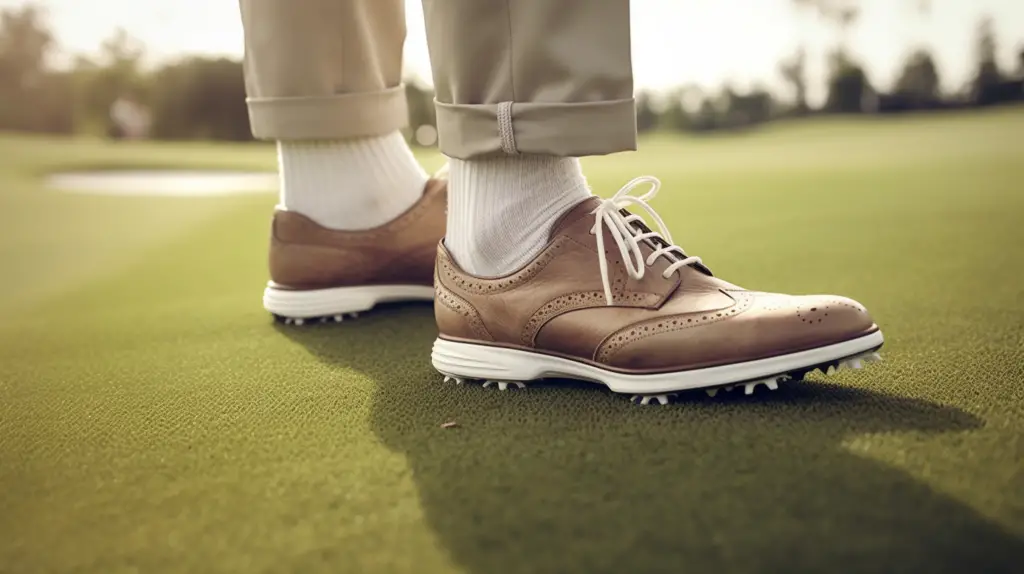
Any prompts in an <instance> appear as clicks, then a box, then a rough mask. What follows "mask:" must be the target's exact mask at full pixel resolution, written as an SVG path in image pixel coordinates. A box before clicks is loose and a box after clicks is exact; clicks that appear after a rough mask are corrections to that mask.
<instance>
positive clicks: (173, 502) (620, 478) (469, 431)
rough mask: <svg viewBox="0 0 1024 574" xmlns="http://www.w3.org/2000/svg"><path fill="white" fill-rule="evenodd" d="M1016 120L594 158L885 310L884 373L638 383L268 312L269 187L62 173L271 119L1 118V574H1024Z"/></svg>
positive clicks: (258, 160) (779, 133)
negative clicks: (278, 318)
mask: <svg viewBox="0 0 1024 574" xmlns="http://www.w3.org/2000/svg"><path fill="white" fill-rule="evenodd" d="M1022 138H1024V108H1022V107H1009V108H1004V109H997V110H990V111H985V112H975V113H964V114H960V113H948V114H942V115H920V116H912V117H908V118H905V119H902V118H901V119H874V118H872V119H821V120H818V119H815V120H808V121H806V122H789V123H787V122H780V123H776V124H771V125H769V126H768V127H767V128H765V129H763V130H761V131H756V132H751V133H746V134H733V135H721V136H713V137H706V138H692V137H683V136H677V135H668V134H664V135H662V134H659V135H653V136H650V137H647V138H645V139H643V140H642V141H641V151H640V152H638V153H631V154H618V155H614V156H608V157H601V158H588V159H586V160H585V165H586V169H587V173H588V177H589V180H590V183H591V185H592V187H593V188H594V190H595V192H596V193H599V194H602V195H609V194H611V193H614V192H615V191H616V190H617V189H618V188H619V187H620V186H621V185H622V184H624V183H626V182H627V181H629V180H630V179H632V178H633V177H635V176H638V175H644V174H651V175H655V176H657V177H659V178H660V179H661V180H662V183H663V187H662V191H661V193H660V194H659V195H658V197H657V198H656V199H655V200H654V202H653V206H654V207H655V208H656V209H657V210H658V211H659V213H660V214H661V215H662V216H663V217H664V219H665V220H666V221H667V222H668V223H669V225H670V226H671V229H672V232H673V239H674V240H675V242H676V243H678V244H680V245H682V246H683V247H684V249H686V251H687V253H689V254H693V255H699V256H701V257H702V258H703V259H704V261H705V263H707V264H708V265H709V266H710V268H711V269H712V270H713V271H714V272H715V274H716V275H719V276H721V277H723V278H725V279H727V280H729V281H732V282H733V283H737V284H739V285H742V286H744V287H747V288H756V289H759V290H766V291H782V292H793V293H836V294H841V295H845V296H849V297H852V298H855V299H857V300H859V301H860V302H862V303H864V304H865V305H866V306H867V307H868V309H870V310H871V311H872V313H873V314H874V316H875V318H876V320H877V322H878V323H879V324H880V326H881V327H882V329H883V331H884V333H885V335H886V344H885V346H884V347H883V349H882V356H883V357H884V361H883V362H882V363H879V364H873V365H871V366H870V368H868V369H865V370H863V371H841V372H840V373H838V374H836V375H834V376H830V377H824V376H822V375H820V374H819V375H815V376H812V377H810V378H809V379H808V380H807V381H803V382H790V383H786V384H784V385H782V387H781V388H780V389H779V390H778V391H776V392H769V391H768V390H767V389H765V388H764V387H760V388H759V389H758V392H756V393H755V394H754V395H752V396H743V395H742V394H741V393H737V392H733V393H718V395H717V396H716V397H714V398H711V397H708V396H706V395H705V394H704V393H703V392H694V393H686V394H684V395H682V396H681V397H680V400H679V401H678V402H677V403H676V404H672V405H669V406H647V407H642V406H637V405H633V404H631V403H630V402H629V400H628V397H625V396H621V395H615V394H613V393H610V392H608V391H607V390H604V389H603V388H600V387H596V386H589V385H585V384H582V383H577V384H571V383H567V384H547V383H546V384H544V385H540V386H537V387H530V388H528V389H526V390H524V391H516V392H512V391H509V392H500V391H497V390H495V389H484V388H482V387H480V386H478V385H462V386H456V385H454V384H444V383H443V382H442V377H441V376H440V375H438V374H437V373H436V372H435V371H433V369H432V368H431V365H430V357H429V353H430V346H431V343H432V342H433V339H434V336H435V327H434V324H433V318H432V309H431V307H430V306H429V305H418V306H395V307H387V308H381V309H378V310H375V311H373V312H371V313H367V314H364V315H363V316H361V317H360V318H359V319H357V320H353V321H349V320H346V321H344V322H343V323H340V324H330V325H326V324H325V325H320V324H314V325H305V326H302V327H296V326H284V325H280V324H275V323H274V322H273V321H272V320H271V317H270V316H269V315H268V314H266V313H265V312H264V311H263V309H262V306H261V302H260V299H261V296H262V291H263V286H264V284H265V281H266V280H267V274H266V263H265V257H266V247H267V242H268V238H267V232H268V229H269V223H270V215H271V211H272V209H273V206H274V204H275V202H276V196H275V195H274V194H272V193H268V192H264V193H257V194H244V195H223V196H215V197H168V196H147V195H145V194H140V195H118V196H105V195H89V194H68V193H63V192H59V191H55V190H52V189H49V188H47V187H46V185H45V180H46V177H47V176H48V175H49V174H51V173H55V172H64V171H82V170H92V169H103V170H107V169H122V168H130V169H189V170H196V169H206V168H211V169H214V168H215V169H224V170H235V171H237V170H263V171H270V170H273V169H274V166H275V156H274V151H273V148H272V147H270V146H268V145H264V144H235V145H232V144H212V143H109V142H102V141H99V140H87V139H50V138H44V137H39V136H24V135H15V134H0V273H2V281H0V572H3V573H8V572H10V573H22V572H25V573H35V572H97V573H121V572H140V573H147V574H148V573H163V572H194V573H205V572H331V573H347V572H409V573H424V574H433V573H449V572H461V573H473V574H491V573H505V572H515V573H530V574H539V573H563V572H616V573H633V572H637V573H639V572H673V573H682V572H709V573H732V572H736V573H756V572H780V573H798V572H830V573H832V572H865V573H868V572H871V573H875V572H922V573H928V574H934V573H940V572H950V573H953V572H956V573H966V572H971V573H974V572H977V573H991V572H1020V571H1021V568H1022V566H1021V565H1022V564H1024V139H1022ZM423 161H424V165H425V166H426V167H427V168H428V169H429V170H432V169H435V168H437V167H439V166H440V165H441V164H442V161H443V158H441V157H440V156H438V155H436V154H425V155H424V156H423ZM140 191H145V190H140ZM445 423H455V424H454V425H448V424H445ZM442 425H443V426H442Z"/></svg>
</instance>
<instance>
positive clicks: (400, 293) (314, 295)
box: [263, 179, 448, 325]
mask: <svg viewBox="0 0 1024 574" xmlns="http://www.w3.org/2000/svg"><path fill="white" fill-rule="evenodd" d="M447 191H448V182H447V180H443V179H432V180H430V181H428V182H427V185H426V187H425V188H424V191H423V197H422V198H420V200H419V201H418V202H416V204H414V205H413V206H412V207H410V208H409V209H408V210H407V211H406V212H405V213H403V214H402V215H399V216H398V217H397V218H395V219H394V220H392V221H390V222H388V223H386V224H384V225H382V226H380V227H375V228H373V229H366V230H361V231H338V230H333V229H327V228H325V227H322V226H320V225H318V224H317V223H315V222H314V221H313V220H311V219H309V218H308V217H306V216H304V215H300V214H298V213H293V212H289V211H283V210H279V211H277V212H276V213H275V214H274V220H273V224H272V230H271V236H270V237H271V238H270V277H271V281H270V283H269V284H268V285H267V288H266V290H265V291H264V293H263V306H264V307H265V308H266V309H267V311H270V312H271V313H273V314H274V315H275V317H277V318H278V319H280V320H283V321H284V322H285V323H294V324H298V325H301V324H303V323H304V322H306V321H309V320H311V319H319V320H320V321H322V322H326V321H341V320H343V319H344V317H345V316H346V315H355V314H357V313H359V312H360V311H366V310H367V309H371V308H372V307H374V306H375V305H377V304H378V303H383V302H395V301H430V300H432V299H433V298H434V288H433V280H434V259H435V257H436V253H437V244H438V242H439V241H440V240H441V238H442V237H443V236H444V229H445V205H446V203H447Z"/></svg>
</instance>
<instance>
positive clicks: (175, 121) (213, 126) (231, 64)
mask: <svg viewBox="0 0 1024 574" xmlns="http://www.w3.org/2000/svg"><path fill="white" fill-rule="evenodd" d="M150 89H151V93H152V100H151V101H152V111H153V137H156V138H160V139H219V140H232V141H245V140H249V139H252V136H251V132H250V130H249V113H248V110H247V109H246V105H245V80H244V79H243V74H242V64H241V62H238V61H235V60H229V59H227V58H216V59H214V58H205V57H192V58H186V59H184V60H181V61H179V62H176V63H172V64H168V65H166V66H164V67H162V68H161V69H160V70H158V71H157V72H156V74H155V75H154V76H153V78H152V84H151V86H150Z"/></svg>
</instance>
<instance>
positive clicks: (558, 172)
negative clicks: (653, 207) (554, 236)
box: [445, 155, 591, 277]
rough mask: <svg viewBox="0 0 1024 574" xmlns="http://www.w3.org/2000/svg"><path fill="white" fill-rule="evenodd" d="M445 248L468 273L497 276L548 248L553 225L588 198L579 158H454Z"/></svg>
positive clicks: (451, 164)
mask: <svg viewBox="0 0 1024 574" xmlns="http://www.w3.org/2000/svg"><path fill="white" fill-rule="evenodd" d="M450 169H451V174H450V176H449V177H450V182H449V190H448V232H447V236H446V237H445V245H446V246H447V247H448V250H449V252H450V253H451V254H452V257H454V258H455V261H456V262H457V263H458V264H459V265H460V266H461V267H462V268H463V269H465V270H466V271H467V272H469V273H472V274H473V275H477V276H480V277H497V276H500V275H505V274H507V273H510V272H512V271H515V270H516V269H518V268H520V267H521V266H523V265H524V264H526V263H527V262H529V261H530V260H531V259H533V258H534V257H535V256H536V255H537V254H538V253H540V251H541V250H542V249H544V247H545V246H546V245H547V243H548V235H549V234H550V233H551V226H552V225H554V223H555V221H556V220H557V219H558V218H559V217H560V216H561V215H562V214H563V213H565V212H566V211H567V210H568V209H569V208H571V207H572V206H574V205H576V204H577V203H579V202H581V201H583V200H584V199H586V198H587V197H589V196H590V195H591V194H590V188H589V187H588V186H587V180H586V178H585V177H583V171H582V169H581V168H580V162H579V160H578V159H576V158H567V157H554V156H542V155H523V156H515V157H499V158H488V159H481V160H470V161H463V160H459V159H452V160H451V163H450Z"/></svg>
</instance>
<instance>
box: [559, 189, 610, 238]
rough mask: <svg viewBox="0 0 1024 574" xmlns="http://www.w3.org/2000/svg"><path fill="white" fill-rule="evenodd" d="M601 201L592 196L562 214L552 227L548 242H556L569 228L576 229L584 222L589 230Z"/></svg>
mask: <svg viewBox="0 0 1024 574" xmlns="http://www.w3.org/2000/svg"><path fill="white" fill-rule="evenodd" d="M600 205H601V199H600V198H598V197H596V196H590V197H588V198H587V199H584V200H583V201H581V202H579V203H577V204H576V205H575V206H573V207H572V208H571V209H569V211H566V212H565V213H563V214H562V216H561V217H559V218H558V220H556V221H555V224H554V225H553V226H551V234H550V235H549V236H548V241H554V239H555V237H558V236H559V235H561V234H563V233H566V232H568V231H569V228H571V227H575V226H576V225H578V224H581V223H580V222H581V221H583V223H582V225H586V226H587V229H588V230H589V229H590V228H591V227H592V226H593V225H594V215H593V213H592V212H593V211H594V210H595V209H597V208H598V207H600Z"/></svg>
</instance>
